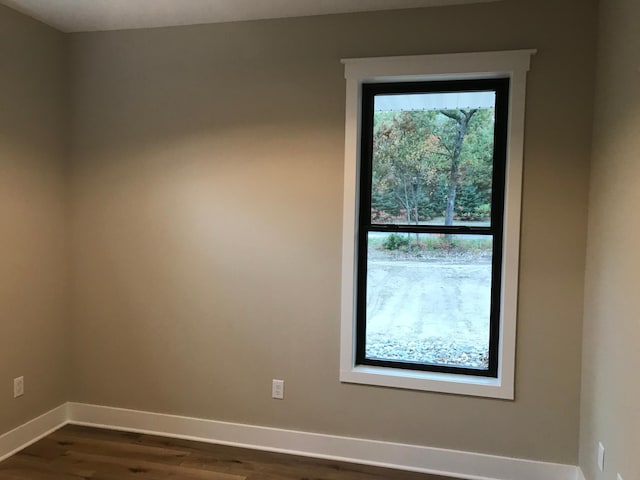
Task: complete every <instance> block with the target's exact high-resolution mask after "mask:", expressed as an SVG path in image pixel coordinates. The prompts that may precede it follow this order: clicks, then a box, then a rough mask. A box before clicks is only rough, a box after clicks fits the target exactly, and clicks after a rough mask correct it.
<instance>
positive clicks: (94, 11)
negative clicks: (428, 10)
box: [0, 0, 495, 32]
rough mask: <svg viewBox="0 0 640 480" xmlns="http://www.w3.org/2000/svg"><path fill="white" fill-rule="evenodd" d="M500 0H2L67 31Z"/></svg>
mask: <svg viewBox="0 0 640 480" xmlns="http://www.w3.org/2000/svg"><path fill="white" fill-rule="evenodd" d="M488 1H495V0H0V3H2V4H4V5H7V6H9V7H11V8H14V9H15V10H18V11H20V12H22V13H25V14H27V15H29V16H31V17H34V18H37V19H38V20H41V21H43V22H44V23H47V24H49V25H51V26H53V27H55V28H57V29H59V30H62V31H64V32H87V31H96V30H122V29H129V28H148V27H164V26H173V25H194V24H200V23H218V22H233V21H238V20H257V19H263V18H284V17H299V16H310V15H324V14H331V13H347V12H363V11H372V10H391V9H398V8H418V7H429V6H436V5H454V4H461V3H480V2H488Z"/></svg>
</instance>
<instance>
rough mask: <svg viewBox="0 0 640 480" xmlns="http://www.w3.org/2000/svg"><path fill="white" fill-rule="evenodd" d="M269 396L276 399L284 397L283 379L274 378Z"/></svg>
mask: <svg viewBox="0 0 640 480" xmlns="http://www.w3.org/2000/svg"><path fill="white" fill-rule="evenodd" d="M271 398H275V399H277V400H283V399H284V380H276V379H275V378H274V379H273V380H272V382H271Z"/></svg>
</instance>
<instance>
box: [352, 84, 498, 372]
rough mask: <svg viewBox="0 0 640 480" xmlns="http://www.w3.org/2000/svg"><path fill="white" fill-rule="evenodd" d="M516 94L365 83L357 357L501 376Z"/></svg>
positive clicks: (494, 87) (477, 87) (483, 87)
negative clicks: (510, 123) (507, 185)
mask: <svg viewBox="0 0 640 480" xmlns="http://www.w3.org/2000/svg"><path fill="white" fill-rule="evenodd" d="M508 95H509V79H508V78H492V79H479V80H457V81H455V80H454V81H445V82H442V81H432V82H413V83H407V82H403V83H370V84H364V85H362V110H361V111H362V118H361V125H362V141H361V162H360V188H359V192H360V201H359V205H360V208H359V215H358V216H359V219H358V224H359V230H358V231H359V235H358V262H357V281H358V287H357V292H358V294H357V324H356V328H357V333H356V352H355V363H356V365H369V366H377V367H393V368H402V369H409V370H427V371H434V372H443V373H454V374H465V375H474V376H486V377H497V376H498V349H499V341H500V339H499V333H500V326H499V316H500V300H501V299H500V291H501V267H502V226H503V210H504V178H505V176H504V175H505V158H506V130H507V113H508ZM473 169H475V170H476V171H475V172H474V173H475V177H474V180H475V183H474V182H471V181H469V177H471V176H472V174H471V173H470V172H469V171H468V170H473ZM465 196H466V198H465ZM456 200H457V202H456ZM463 200H464V202H463ZM474 202H475V203H474ZM385 250H387V252H385ZM385 253H386V255H384V254H385ZM381 256H382V257H384V258H382V260H381V259H380V257H381ZM394 256H395V258H394ZM461 257H464V258H463V260H464V261H463V262H461V261H460V258H461ZM394 285H395V286H394ZM465 329H466V332H465Z"/></svg>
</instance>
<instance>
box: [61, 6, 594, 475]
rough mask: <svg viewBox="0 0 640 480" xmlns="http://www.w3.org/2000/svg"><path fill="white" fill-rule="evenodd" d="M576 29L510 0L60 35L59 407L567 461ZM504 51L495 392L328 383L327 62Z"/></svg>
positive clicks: (337, 110)
mask: <svg viewBox="0 0 640 480" xmlns="http://www.w3.org/2000/svg"><path fill="white" fill-rule="evenodd" d="M595 19H596V12H595V1H586V2H585V1H584V0H567V1H563V2H557V1H555V0H554V1H552V0H544V1H541V0H519V1H518V0H511V1H504V2H497V3H490V4H482V5H475V6H462V7H449V8H436V9H425V10H410V11H397V12H381V13H371V14H355V15H341V16H327V17H315V18H305V19H288V20H273V21H258V22H244V23H234V24H221V25H209V26H196V27H181V28H171V29H157V30H145V31H121V32H111V33H92V34H78V35H73V36H72V62H73V65H74V71H73V75H74V88H75V90H74V92H75V97H74V105H75V112H74V124H73V128H74V129H75V130H74V140H75V141H74V145H73V177H72V189H73V209H74V210H73V251H74V263H73V342H72V344H73V365H74V389H73V395H72V398H71V400H74V401H80V402H89V403H97V404H104V405H111V406H118V407H128V408H134V409H143V410H152V411H157V412H167V413H173V414H182V415H189V416H195V417H204V418H213V419H218V420H226V421H232V422H243V423H250V424H257V425H269V426H277V427H283V428H292V429H300V430H307V431H314V432H328V433H331V434H341V435H348V436H357V437H366V438H373V439H382V440H390V441H397V442H407V443H413V444H421V445H429V446H434V447H445V448H453V449H461V450H468V451H477V452H487V453H492V454H499V455H507V456H515V457H523V458H532V459H539V460H546V461H552V462H563V463H573V464H575V463H576V462H577V457H578V424H579V418H578V413H579V412H578V404H579V390H580V356H581V342H580V332H581V318H582V306H583V280H584V248H585V240H584V238H585V228H586V201H587V186H588V162H589V156H590V154H589V147H590V130H591V103H592V80H591V79H592V75H593V68H594V58H595V56H594V38H595ZM518 48H537V49H539V53H538V55H536V56H535V58H534V60H533V70H532V72H531V74H530V76H529V80H530V82H529V96H528V111H527V131H526V159H525V162H526V166H525V178H524V207H523V225H522V258H521V265H522V266H521V294H520V302H519V308H520V314H519V335H518V362H517V392H516V394H517V399H516V401H515V402H508V401H499V400H491V399H478V398H466V397H461V396H449V395H443V394H435V393H424V392H412V391H400V390H394V389H386V388H376V387H366V386H356V385H347V384H340V383H339V382H338V346H339V299H340V296H339V295H340V255H341V254H340V242H341V203H342V202H341V195H342V190H341V188H342V167H343V158H342V157H343V142H344V133H343V132H344V130H343V129H344V90H345V86H344V80H343V70H342V65H341V64H340V61H339V60H340V58H342V57H358V56H380V55H403V54H421V53H446V52H459V51H482V50H502V49H518ZM272 378H282V379H285V381H286V400H284V401H274V400H271V398H270V382H271V379H272Z"/></svg>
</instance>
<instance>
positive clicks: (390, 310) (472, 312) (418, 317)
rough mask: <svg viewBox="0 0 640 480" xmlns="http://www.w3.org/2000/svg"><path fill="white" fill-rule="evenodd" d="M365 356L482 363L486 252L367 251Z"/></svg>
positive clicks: (488, 266)
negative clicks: (415, 254)
mask: <svg viewBox="0 0 640 480" xmlns="http://www.w3.org/2000/svg"><path fill="white" fill-rule="evenodd" d="M368 265H369V267H368V278H367V281H368V292H367V293H368V295H367V356H368V357H375V358H386V359H405V360H411V361H418V362H427V363H432V362H433V363H444V364H454V365H464V366H473V367H483V366H485V364H486V355H487V351H488V343H489V308H490V292H491V262H490V258H487V257H482V256H462V257H459V258H456V257H452V258H430V259H429V258H428V259H425V258H422V259H420V258H411V257H406V258H402V257H400V258H398V257H396V258H394V257H393V255H390V254H388V253H386V252H378V253H374V254H373V255H370V260H369V263H368Z"/></svg>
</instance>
